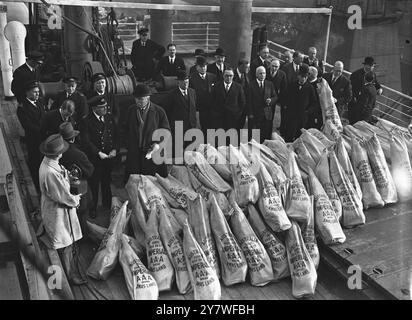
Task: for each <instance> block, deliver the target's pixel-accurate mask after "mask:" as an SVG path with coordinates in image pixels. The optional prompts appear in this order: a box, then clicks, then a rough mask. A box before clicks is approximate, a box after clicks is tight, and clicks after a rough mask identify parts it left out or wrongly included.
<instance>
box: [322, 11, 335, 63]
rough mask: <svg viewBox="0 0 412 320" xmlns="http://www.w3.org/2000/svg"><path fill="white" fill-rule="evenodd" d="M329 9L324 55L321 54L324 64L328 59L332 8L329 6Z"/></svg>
mask: <svg viewBox="0 0 412 320" xmlns="http://www.w3.org/2000/svg"><path fill="white" fill-rule="evenodd" d="M329 8H330V10H331V11H330V13H329V17H328V29H327V31H326V43H325V52H324V54H323V61H325V62H326V59H327V57H328V47H329V35H330V25H331V22H332V10H333V7H332V6H330V7H329Z"/></svg>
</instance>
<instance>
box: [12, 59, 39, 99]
mask: <svg viewBox="0 0 412 320" xmlns="http://www.w3.org/2000/svg"><path fill="white" fill-rule="evenodd" d="M43 59H44V56H43V54H42V53H41V52H38V51H30V52H29V53H27V58H26V63H25V64H23V65H21V66H20V67H18V68H17V69H16V70H15V71H14V72H13V81H12V82H11V91H12V92H13V94H14V96H15V97H16V99H17V102H18V103H23V101H24V99H25V85H26V84H27V83H28V82H30V81H35V80H36V81H38V80H39V72H38V69H39V67H40V66H41V65H42V64H43Z"/></svg>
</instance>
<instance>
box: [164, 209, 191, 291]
mask: <svg viewBox="0 0 412 320" xmlns="http://www.w3.org/2000/svg"><path fill="white" fill-rule="evenodd" d="M159 209H160V212H159V233H160V237H161V239H162V242H163V245H164V248H165V249H166V252H167V255H168V257H169V259H170V262H171V263H172V264H173V267H174V269H175V276H176V284H177V289H178V290H179V293H180V294H185V293H187V292H189V290H190V289H191V284H190V277H189V271H188V269H187V265H186V260H185V257H184V255H183V242H182V239H181V238H180V235H178V234H175V233H174V231H173V229H172V226H171V224H170V221H169V218H168V217H167V215H166V213H165V211H164V209H162V208H160V207H159Z"/></svg>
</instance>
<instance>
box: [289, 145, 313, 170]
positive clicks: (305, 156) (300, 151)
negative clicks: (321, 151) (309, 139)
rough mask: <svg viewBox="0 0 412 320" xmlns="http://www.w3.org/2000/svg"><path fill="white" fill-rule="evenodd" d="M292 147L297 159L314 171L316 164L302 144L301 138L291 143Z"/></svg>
mask: <svg viewBox="0 0 412 320" xmlns="http://www.w3.org/2000/svg"><path fill="white" fill-rule="evenodd" d="M292 145H293V149H294V151H295V152H296V154H297V156H298V158H299V159H301V160H302V161H303V162H304V163H305V166H308V167H309V168H312V169H314V168H315V167H316V162H315V160H314V159H313V158H312V156H311V154H310V153H309V151H308V149H307V147H306V144H305V143H304V142H303V140H302V139H301V138H298V139H296V140H295V141H293V144H292ZM301 167H302V166H301Z"/></svg>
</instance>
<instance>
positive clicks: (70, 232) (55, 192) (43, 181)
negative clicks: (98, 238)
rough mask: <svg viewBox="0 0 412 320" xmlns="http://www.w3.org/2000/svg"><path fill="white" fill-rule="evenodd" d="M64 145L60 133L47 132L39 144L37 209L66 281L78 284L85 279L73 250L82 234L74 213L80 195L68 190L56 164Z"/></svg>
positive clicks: (66, 179)
mask: <svg viewBox="0 0 412 320" xmlns="http://www.w3.org/2000/svg"><path fill="white" fill-rule="evenodd" d="M68 148H69V145H68V143H67V142H66V141H64V140H63V138H62V136H61V135H60V134H54V135H51V136H50V137H48V138H47V139H46V140H45V141H44V142H43V143H42V144H41V145H40V152H41V153H42V154H44V158H43V161H42V163H41V165H40V169H39V181H40V192H41V201H40V208H41V216H42V222H43V226H44V229H45V231H46V234H47V235H48V238H49V244H50V246H51V247H52V248H53V249H56V250H58V252H59V254H60V255H61V257H62V261H63V266H64V267H65V269H66V274H67V276H68V278H69V280H70V281H72V282H73V283H74V284H82V283H85V282H86V280H85V279H83V278H82V275H81V273H80V272H79V269H78V264H77V263H76V257H75V256H74V252H75V251H74V250H73V249H74V248H73V246H75V242H76V241H78V240H80V239H81V238H82V237H83V235H82V231H81V228H80V223H79V220H78V218H77V214H76V208H77V207H78V206H79V204H80V198H81V195H80V194H78V195H73V194H71V193H70V181H69V173H68V171H67V170H66V169H65V168H64V167H63V166H62V165H60V163H59V159H60V158H61V156H62V154H63V153H64V152H65V151H66V150H67V149H68Z"/></svg>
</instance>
